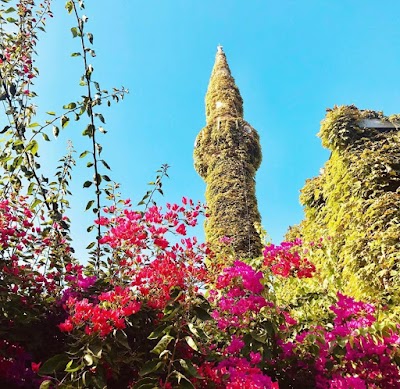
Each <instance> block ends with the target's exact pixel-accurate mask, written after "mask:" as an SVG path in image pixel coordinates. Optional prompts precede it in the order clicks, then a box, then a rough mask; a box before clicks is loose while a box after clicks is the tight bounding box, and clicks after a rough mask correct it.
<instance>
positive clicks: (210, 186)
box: [194, 46, 262, 258]
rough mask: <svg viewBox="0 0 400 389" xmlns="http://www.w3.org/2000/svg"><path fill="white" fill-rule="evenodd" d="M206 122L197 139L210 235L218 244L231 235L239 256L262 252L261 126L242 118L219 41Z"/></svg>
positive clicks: (198, 167) (196, 156) (197, 161)
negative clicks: (259, 200) (258, 179)
mask: <svg viewBox="0 0 400 389" xmlns="http://www.w3.org/2000/svg"><path fill="white" fill-rule="evenodd" d="M205 102H206V126H205V127H204V128H203V129H202V130H201V131H200V133H199V134H198V136H197V138H196V142H195V150H194V161H195V168H196V170H197V172H198V173H199V174H200V176H201V177H202V178H203V179H204V180H205V182H206V184H207V189H206V202H207V205H208V213H209V217H208V219H207V220H206V222H205V232H206V239H207V241H208V242H210V243H211V244H212V246H213V247H214V248H216V249H218V248H221V247H223V245H224V243H221V240H222V241H224V238H225V237H226V238H229V240H232V247H233V249H234V252H235V254H236V255H237V256H240V257H245V258H254V257H258V256H260V255H261V249H262V245H261V238H260V236H259V233H258V232H257V226H258V225H259V224H260V214H259V212H258V207H257V200H256V196H255V179H254V177H255V174H256V171H257V169H258V168H259V166H260V163H261V147H260V143H259V136H258V133H257V131H256V130H255V129H254V128H253V127H251V125H250V124H249V123H247V122H246V121H245V120H244V119H243V100H242V97H241V95H240V92H239V89H238V87H237V86H236V85H235V80H234V78H233V77H232V75H231V71H230V69H229V65H228V63H227V60H226V56H225V53H224V51H223V50H222V47H221V46H218V50H217V54H216V58H215V64H214V68H213V70H212V74H211V78H210V82H209V85H208V90H207V94H206V99H205Z"/></svg>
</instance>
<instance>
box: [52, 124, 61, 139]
mask: <svg viewBox="0 0 400 389" xmlns="http://www.w3.org/2000/svg"><path fill="white" fill-rule="evenodd" d="M59 134H60V129H59V128H58V127H57V126H53V135H54V138H57V137H58V135H59Z"/></svg>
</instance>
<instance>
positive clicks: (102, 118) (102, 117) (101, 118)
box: [98, 113, 106, 124]
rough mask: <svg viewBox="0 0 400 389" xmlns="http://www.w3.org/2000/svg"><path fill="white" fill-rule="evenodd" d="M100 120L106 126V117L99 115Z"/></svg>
mask: <svg viewBox="0 0 400 389" xmlns="http://www.w3.org/2000/svg"><path fill="white" fill-rule="evenodd" d="M98 116H99V119H100V121H101V122H102V123H103V124H105V122H106V121H105V120H104V116H103V115H102V114H101V113H99V115H98Z"/></svg>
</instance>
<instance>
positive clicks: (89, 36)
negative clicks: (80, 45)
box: [87, 32, 93, 44]
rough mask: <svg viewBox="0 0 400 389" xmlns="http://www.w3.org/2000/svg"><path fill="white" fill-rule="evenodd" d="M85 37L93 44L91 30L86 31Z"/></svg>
mask: <svg viewBox="0 0 400 389" xmlns="http://www.w3.org/2000/svg"><path fill="white" fill-rule="evenodd" d="M87 37H88V39H89V42H90V43H91V44H93V34H92V33H91V32H88V33H87Z"/></svg>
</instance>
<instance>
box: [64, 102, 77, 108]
mask: <svg viewBox="0 0 400 389" xmlns="http://www.w3.org/2000/svg"><path fill="white" fill-rule="evenodd" d="M63 108H64V109H74V108H76V103H74V102H72V103H69V104H65V105H64V106H63Z"/></svg>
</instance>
